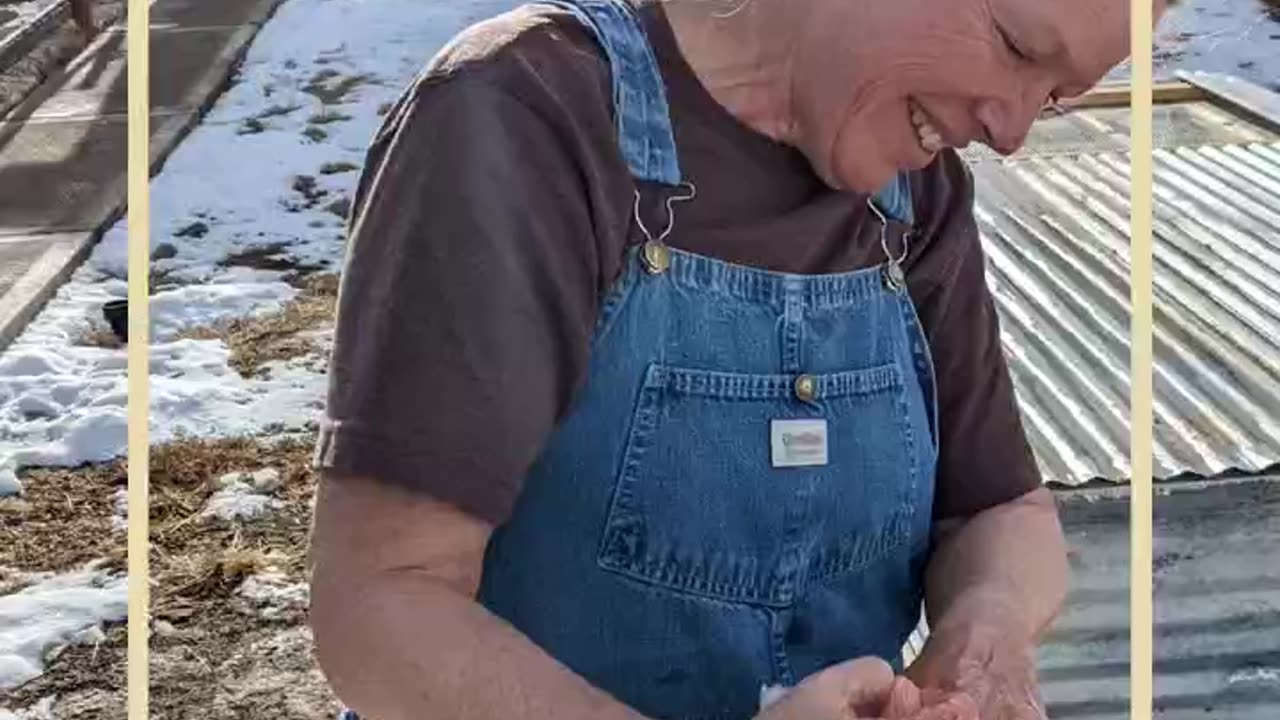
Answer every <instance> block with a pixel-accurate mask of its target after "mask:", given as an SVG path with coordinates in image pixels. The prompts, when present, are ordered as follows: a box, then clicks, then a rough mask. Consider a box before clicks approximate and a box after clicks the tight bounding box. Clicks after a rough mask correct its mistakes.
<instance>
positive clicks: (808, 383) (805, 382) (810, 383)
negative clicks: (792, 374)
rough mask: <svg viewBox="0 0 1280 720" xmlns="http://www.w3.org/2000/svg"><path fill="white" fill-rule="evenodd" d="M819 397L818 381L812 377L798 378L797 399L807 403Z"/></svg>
mask: <svg viewBox="0 0 1280 720" xmlns="http://www.w3.org/2000/svg"><path fill="white" fill-rule="evenodd" d="M817 395H818V381H817V379H815V378H814V377H813V376H812V375H801V376H800V377H798V378H796V397H798V398H800V399H801V400H803V401H805V402H809V401H810V400H813V399H814V398H815V397H817Z"/></svg>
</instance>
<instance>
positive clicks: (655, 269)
mask: <svg viewBox="0 0 1280 720" xmlns="http://www.w3.org/2000/svg"><path fill="white" fill-rule="evenodd" d="M642 258H643V260H644V269H645V270H648V271H649V274H651V275H661V274H662V273H664V272H666V271H667V268H670V267H671V250H669V249H668V248H667V246H666V245H663V244H662V243H657V242H653V241H652V240H650V241H649V242H646V243H645V244H644V249H643V251H642Z"/></svg>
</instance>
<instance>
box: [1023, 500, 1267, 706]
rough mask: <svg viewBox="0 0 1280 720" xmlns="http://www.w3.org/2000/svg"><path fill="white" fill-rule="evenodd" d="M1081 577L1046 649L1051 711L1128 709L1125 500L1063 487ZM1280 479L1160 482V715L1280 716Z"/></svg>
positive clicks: (1043, 675)
mask: <svg viewBox="0 0 1280 720" xmlns="http://www.w3.org/2000/svg"><path fill="white" fill-rule="evenodd" d="M1060 500H1061V507H1062V511H1063V519H1064V523H1065V525H1066V528H1067V537H1068V542H1069V544H1070V547H1071V561H1072V567H1073V570H1074V574H1075V577H1074V583H1073V590H1072V593H1071V596H1070V598H1069V600H1068V603H1067V607H1066V609H1065V611H1064V613H1063V615H1062V617H1061V618H1060V619H1059V621H1058V622H1057V624H1056V625H1055V626H1054V628H1053V630H1052V631H1051V632H1050V634H1049V635H1048V637H1047V638H1046V642H1045V644H1044V646H1043V647H1042V649H1041V652H1040V663H1039V669H1040V679H1041V684H1042V690H1043V692H1044V695H1045V699H1046V702H1047V704H1048V705H1049V711H1050V712H1049V716H1050V717H1051V718H1054V720H1121V719H1122V718H1127V717H1128V710H1129V647H1130V644H1129V626H1130V624H1129V519H1128V512H1129V502H1128V498H1127V495H1126V494H1124V493H1123V492H1110V493H1108V492H1101V491H1096V490H1089V491H1082V490H1081V491H1072V492H1069V493H1062V494H1061V495H1060ZM1277 548H1280V479H1277V478H1272V479H1267V478H1259V479H1251V480H1244V481H1229V482H1218V481H1215V482H1213V483H1212V484H1181V483H1180V484H1177V485H1172V486H1164V487H1161V488H1159V492H1158V493H1157V497H1156V502H1155V524H1154V547H1153V549H1154V553H1155V575H1154V578H1153V581H1154V589H1155V621H1156V622H1155V627H1154V640H1155V643H1154V651H1155V652H1154V654H1155V667H1154V671H1155V703H1154V705H1155V717H1156V718H1159V719H1160V720H1192V719H1194V720H1274V719H1275V718H1278V717H1280V553H1278V552H1277Z"/></svg>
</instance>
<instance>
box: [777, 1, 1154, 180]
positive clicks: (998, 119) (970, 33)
mask: <svg viewBox="0 0 1280 720" xmlns="http://www.w3.org/2000/svg"><path fill="white" fill-rule="evenodd" d="M1155 2H1156V8H1155V13H1156V17H1157V18H1158V17H1159V15H1160V14H1161V13H1162V12H1163V10H1164V2H1163V0H1155ZM794 8H795V9H796V10H797V11H799V12H802V13H803V16H802V17H800V18H798V19H793V22H798V23H799V25H796V26H793V27H796V34H795V35H794V37H795V40H796V41H795V42H794V44H793V48H792V51H791V53H790V55H791V78H792V79H793V80H792V90H791V93H792V97H791V105H792V110H791V111H792V114H793V122H794V127H793V129H792V137H791V138H790V139H791V141H792V142H793V143H794V144H796V145H797V146H799V147H800V148H801V149H802V150H803V151H804V152H805V154H806V155H807V156H808V157H809V159H810V161H811V162H812V163H813V165H814V167H815V169H816V170H817V171H818V173H819V174H820V175H822V176H823V177H824V178H825V179H826V180H827V181H828V182H829V183H831V184H832V185H835V186H837V187H845V188H850V189H854V190H860V191H864V192H869V191H872V190H875V189H877V188H879V187H880V186H882V185H883V184H884V183H885V182H887V181H888V180H889V179H890V178H891V177H892V176H893V174H894V173H895V172H897V171H898V170H899V169H901V168H921V167H924V166H926V165H928V164H929V163H930V162H931V161H932V160H933V156H934V154H935V153H936V152H937V151H938V150H939V149H940V148H941V147H943V146H951V147H964V146H965V145H968V144H969V143H971V142H975V141H976V142H983V143H985V144H987V145H989V146H991V147H992V148H993V149H995V150H996V151H998V152H1001V153H1006V154H1007V153H1011V152H1013V151H1015V150H1017V149H1018V148H1019V147H1020V146H1021V145H1022V143H1023V141H1024V140H1025V138H1026V136H1027V133H1028V131H1029V130H1030V128H1031V123H1032V121H1034V120H1035V119H1036V117H1037V116H1038V115H1039V114H1040V112H1041V111H1042V110H1043V108H1044V107H1045V104H1046V103H1047V102H1050V101H1052V100H1053V99H1055V98H1066V97H1072V96H1075V95H1079V94H1081V93H1083V92H1085V91H1086V90H1088V89H1089V88H1091V87H1092V86H1094V85H1095V84H1096V83H1097V82H1098V81H1099V80H1101V79H1102V77H1103V76H1105V75H1106V73H1107V72H1108V71H1109V70H1110V69H1111V68H1112V67H1114V66H1115V65H1117V64H1119V63H1120V62H1122V61H1123V60H1124V59H1125V58H1126V57H1127V56H1128V55H1129V3H1128V2H1127V0H948V1H947V2H940V1H939V0H890V1H887V2H886V1H885V0H864V1H862V2H856V1H855V2H851V1H850V0H810V1H809V2H808V3H807V4H805V5H800V4H799V3H797V5H796V6H794ZM801 8H803V10H801Z"/></svg>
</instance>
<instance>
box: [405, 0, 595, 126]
mask: <svg viewBox="0 0 1280 720" xmlns="http://www.w3.org/2000/svg"><path fill="white" fill-rule="evenodd" d="M472 83H480V84H484V85H486V86H488V87H490V88H491V89H497V90H499V91H502V92H505V93H510V94H513V95H516V96H517V97H518V98H519V99H521V100H523V101H525V102H526V103H535V104H541V103H543V102H546V101H547V100H551V101H553V102H556V103H557V104H565V103H567V104H569V105H573V106H574V109H575V110H577V109H578V106H581V105H584V104H587V103H590V105H589V106H588V107H592V106H598V108H595V107H593V109H598V110H599V111H601V112H606V113H607V112H609V108H610V106H609V101H610V95H609V92H610V91H609V88H610V84H609V68H608V63H607V60H606V59H605V57H604V55H603V54H602V53H601V51H600V50H599V47H598V46H597V45H596V44H595V42H594V41H593V39H592V37H591V36H590V34H589V33H588V32H587V30H586V29H585V28H583V27H582V26H581V25H580V24H579V22H578V21H577V20H576V19H575V18H574V17H573V16H572V15H571V14H569V13H568V12H566V11H564V10H561V9H558V8H555V7H552V6H548V5H539V4H527V5H523V6H521V7H518V8H515V9H513V10H510V11H508V12H506V13H503V14H501V15H498V16H496V17H493V18H490V19H488V20H484V21H481V22H478V23H476V24H474V25H471V26H470V27H467V28H466V29H464V30H462V31H461V32H460V33H458V34H457V35H455V36H454V37H453V39H451V40H450V41H449V42H448V43H447V44H446V45H445V46H444V47H443V48H441V49H440V51H439V52H437V53H436V55H435V56H434V57H432V58H431V60H430V61H429V62H428V63H427V64H426V66H425V67H424V68H423V70H422V72H421V73H419V76H418V78H417V81H416V82H415V87H414V90H415V92H422V91H424V90H428V89H431V88H434V87H436V86H440V85H446V84H453V85H457V84H464V85H466V84H472Z"/></svg>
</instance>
